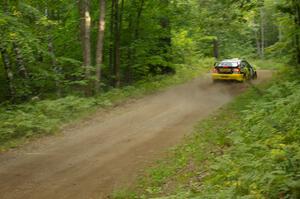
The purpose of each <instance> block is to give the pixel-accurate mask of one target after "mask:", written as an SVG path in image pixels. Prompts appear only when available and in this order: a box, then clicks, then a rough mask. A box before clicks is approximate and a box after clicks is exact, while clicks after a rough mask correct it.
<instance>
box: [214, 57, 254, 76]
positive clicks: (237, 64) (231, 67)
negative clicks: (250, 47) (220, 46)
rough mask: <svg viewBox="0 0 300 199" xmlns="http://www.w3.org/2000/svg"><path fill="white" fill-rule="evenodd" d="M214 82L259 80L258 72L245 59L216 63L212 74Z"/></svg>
mask: <svg viewBox="0 0 300 199" xmlns="http://www.w3.org/2000/svg"><path fill="white" fill-rule="evenodd" d="M211 76H212V79H213V81H214V82H216V81H220V80H236V81H239V82H244V81H245V80H251V79H256V78H257V72H256V70H255V68H254V67H252V66H251V65H250V64H249V63H248V62H247V61H246V60H243V59H225V60H223V61H221V62H219V63H215V67H214V68H213V70H212V73H211Z"/></svg>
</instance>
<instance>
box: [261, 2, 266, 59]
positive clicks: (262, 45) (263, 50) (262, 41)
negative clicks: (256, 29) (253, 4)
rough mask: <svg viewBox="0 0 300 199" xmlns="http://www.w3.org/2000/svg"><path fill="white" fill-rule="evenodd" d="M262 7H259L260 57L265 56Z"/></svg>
mask: <svg viewBox="0 0 300 199" xmlns="http://www.w3.org/2000/svg"><path fill="white" fill-rule="evenodd" d="M264 15H265V13H264V7H263V6H262V7H261V8H260V31H261V32H260V34H261V41H260V44H261V50H260V53H261V58H262V59H263V58H264V57H265V26H264V25H265V22H264V20H265V19H264Z"/></svg>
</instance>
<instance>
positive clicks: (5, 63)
mask: <svg viewBox="0 0 300 199" xmlns="http://www.w3.org/2000/svg"><path fill="white" fill-rule="evenodd" d="M0 51H1V56H2V60H3V66H4V70H5V75H6V79H7V83H8V88H9V98H10V99H11V100H12V101H13V100H14V99H15V98H16V91H15V87H14V84H13V81H14V75H13V72H12V66H11V64H10V60H9V55H8V53H7V50H6V49H5V48H4V47H2V46H0Z"/></svg>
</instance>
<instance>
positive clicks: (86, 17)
mask: <svg viewBox="0 0 300 199" xmlns="http://www.w3.org/2000/svg"><path fill="white" fill-rule="evenodd" d="M80 11H81V39H82V48H83V53H82V54H83V67H84V69H85V79H86V80H87V81H88V85H87V87H86V89H85V94H86V95H91V84H90V80H89V79H90V67H91V16H90V1H89V0H81V1H80Z"/></svg>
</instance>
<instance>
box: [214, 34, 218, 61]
mask: <svg viewBox="0 0 300 199" xmlns="http://www.w3.org/2000/svg"><path fill="white" fill-rule="evenodd" d="M213 49H214V57H215V58H216V60H218V59H219V41H218V39H214V40H213Z"/></svg>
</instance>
